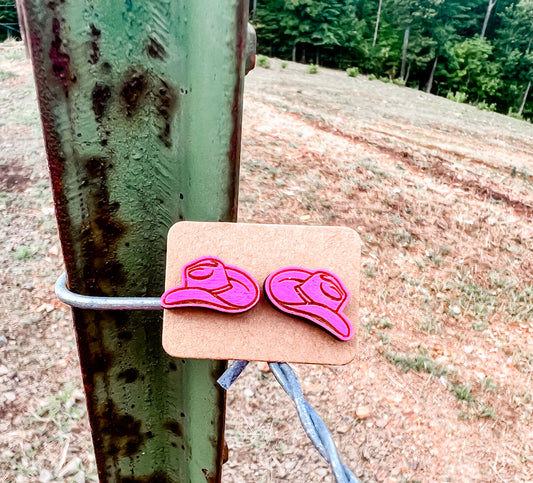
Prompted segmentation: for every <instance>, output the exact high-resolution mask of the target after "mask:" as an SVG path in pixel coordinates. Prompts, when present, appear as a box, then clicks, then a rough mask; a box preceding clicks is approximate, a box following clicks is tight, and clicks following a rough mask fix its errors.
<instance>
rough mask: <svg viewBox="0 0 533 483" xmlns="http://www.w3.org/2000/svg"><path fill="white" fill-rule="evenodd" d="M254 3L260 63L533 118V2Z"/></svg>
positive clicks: (387, 0) (373, 0)
mask: <svg viewBox="0 0 533 483" xmlns="http://www.w3.org/2000/svg"><path fill="white" fill-rule="evenodd" d="M250 2H251V8H252V12H251V21H252V24H253V25H254V26H255V28H256V31H257V36H258V51H259V52H260V53H262V54H265V55H269V56H275V57H280V58H282V59H288V60H293V61H298V62H307V63H314V64H315V65H318V64H320V65H324V66H328V67H335V68H340V69H347V68H349V67H357V68H358V69H359V70H360V71H361V72H363V73H365V74H369V75H372V76H376V77H379V78H381V79H382V80H385V81H391V80H392V81H394V82H396V83H401V84H405V85H407V86H409V87H413V88H417V89H421V90H425V91H426V92H431V93H433V94H437V95H440V96H446V97H448V98H451V99H454V100H456V101H460V102H468V103H471V104H474V105H477V106H478V107H479V108H480V109H487V110H494V111H498V112H501V113H504V114H509V115H512V116H514V117H519V118H532V117H533V87H532V81H533V0H250ZM352 72H353V69H352Z"/></svg>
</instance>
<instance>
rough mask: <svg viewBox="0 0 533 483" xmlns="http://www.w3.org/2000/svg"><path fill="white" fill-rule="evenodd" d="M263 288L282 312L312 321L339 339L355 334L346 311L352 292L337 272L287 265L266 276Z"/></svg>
mask: <svg viewBox="0 0 533 483" xmlns="http://www.w3.org/2000/svg"><path fill="white" fill-rule="evenodd" d="M264 290H265V295H266V296H267V298H268V300H269V301H270V302H271V303H272V305H274V306H275V307H276V308H277V309H279V310H281V311H282V312H285V313H287V314H290V315H296V316H297V317H303V318H304V319H307V320H310V321H311V322H313V323H315V324H317V325H319V326H321V327H322V328H324V329H326V330H327V331H328V332H330V333H331V334H332V335H334V336H335V337H336V338H337V339H340V340H343V341H347V340H350V339H351V338H352V337H353V326H352V324H351V322H350V321H349V320H348V318H347V317H346V316H345V315H344V313H343V310H344V308H345V307H346V305H347V304H348V301H349V299H350V294H349V292H348V289H347V288H346V286H345V285H344V284H343V283H342V281H341V280H340V279H339V278H338V277H337V276H336V275H335V274H334V273H332V272H329V271H327V270H314V271H313V270H306V269H304V268H300V267H286V268H282V269H280V270H277V271H275V272H273V273H271V274H270V275H269V276H268V277H267V279H266V280H265V284H264Z"/></svg>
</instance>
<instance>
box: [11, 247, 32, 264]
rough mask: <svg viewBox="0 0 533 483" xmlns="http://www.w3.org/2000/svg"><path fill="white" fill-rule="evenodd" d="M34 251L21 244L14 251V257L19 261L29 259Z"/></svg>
mask: <svg viewBox="0 0 533 483" xmlns="http://www.w3.org/2000/svg"><path fill="white" fill-rule="evenodd" d="M34 253H35V250H33V249H31V248H30V247H27V246H24V245H21V246H20V247H18V248H17V250H16V251H15V258H16V259H17V260H19V261H21V262H23V261H24V262H25V261H27V260H29V259H30V258H31V257H32V256H33V255H34Z"/></svg>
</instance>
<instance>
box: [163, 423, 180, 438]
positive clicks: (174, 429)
mask: <svg viewBox="0 0 533 483" xmlns="http://www.w3.org/2000/svg"><path fill="white" fill-rule="evenodd" d="M165 428H166V429H168V430H169V431H170V432H171V433H173V434H175V435H176V436H182V435H183V431H182V429H181V424H180V423H179V422H178V421H167V422H166V423H165Z"/></svg>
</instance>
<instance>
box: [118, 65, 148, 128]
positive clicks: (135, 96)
mask: <svg viewBox="0 0 533 483" xmlns="http://www.w3.org/2000/svg"><path fill="white" fill-rule="evenodd" d="M147 87H148V83H147V82H146V77H145V76H144V75H143V74H141V73H139V72H134V73H133V74H131V75H130V76H129V77H128V80H127V81H126V82H125V83H124V85H123V86H122V90H121V91H120V97H121V98H122V100H123V101H124V104H126V112H127V115H128V117H130V116H131V115H132V114H133V112H134V111H135V109H137V106H138V105H139V102H140V100H141V98H142V97H143V95H144V94H145V92H146V89H147Z"/></svg>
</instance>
